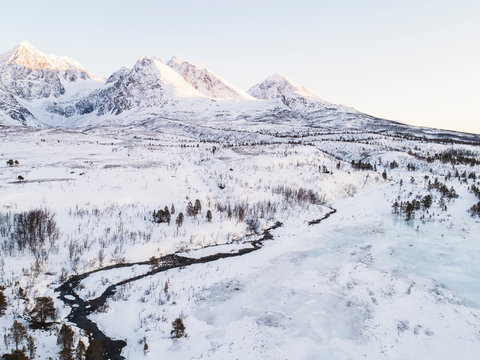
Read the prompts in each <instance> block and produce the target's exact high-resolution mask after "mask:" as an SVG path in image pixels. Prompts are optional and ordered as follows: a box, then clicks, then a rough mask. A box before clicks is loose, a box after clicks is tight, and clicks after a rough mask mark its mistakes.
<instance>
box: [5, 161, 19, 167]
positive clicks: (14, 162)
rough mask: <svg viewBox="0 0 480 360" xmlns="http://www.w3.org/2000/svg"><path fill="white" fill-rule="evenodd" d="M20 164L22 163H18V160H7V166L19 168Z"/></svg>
mask: <svg viewBox="0 0 480 360" xmlns="http://www.w3.org/2000/svg"><path fill="white" fill-rule="evenodd" d="M19 164H20V163H19V162H18V160H13V159H10V160H7V165H8V166H17V165H19Z"/></svg>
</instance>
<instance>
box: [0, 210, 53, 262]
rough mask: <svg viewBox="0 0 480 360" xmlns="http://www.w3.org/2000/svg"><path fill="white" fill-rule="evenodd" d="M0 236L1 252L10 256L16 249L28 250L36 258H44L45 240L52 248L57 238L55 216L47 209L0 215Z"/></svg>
mask: <svg viewBox="0 0 480 360" xmlns="http://www.w3.org/2000/svg"><path fill="white" fill-rule="evenodd" d="M0 235H1V236H2V237H3V240H4V241H3V244H2V247H3V250H4V251H5V252H7V253H9V254H10V255H12V252H13V250H14V249H15V248H16V249H18V250H19V251H24V250H28V251H30V252H31V253H32V254H33V255H35V256H36V257H45V256H47V255H46V254H45V251H44V250H45V245H46V243H47V240H48V242H49V244H50V246H51V247H53V246H54V245H55V243H56V241H57V240H58V238H59V231H58V228H57V224H56V222H55V215H54V214H53V213H52V212H50V211H49V210H47V209H34V210H30V211H25V212H21V213H16V214H14V215H13V216H12V215H11V214H10V213H7V214H1V215H0Z"/></svg>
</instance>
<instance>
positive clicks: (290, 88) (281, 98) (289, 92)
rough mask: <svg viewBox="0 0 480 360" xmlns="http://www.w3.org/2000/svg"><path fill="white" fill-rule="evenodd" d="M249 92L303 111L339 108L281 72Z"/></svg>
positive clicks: (254, 95)
mask: <svg viewBox="0 0 480 360" xmlns="http://www.w3.org/2000/svg"><path fill="white" fill-rule="evenodd" d="M248 94H250V95H251V96H253V97H254V98H257V99H261V100H267V101H268V100H270V101H272V100H273V101H276V102H277V103H278V102H281V104H282V105H284V106H286V107H288V108H290V109H292V110H297V111H301V112H310V111H317V110H321V109H324V108H332V107H334V108H338V106H337V105H335V104H332V103H329V102H326V101H324V100H322V99H321V98H319V97H318V96H316V95H315V94H313V93H312V92H311V91H309V90H307V89H306V88H305V87H303V86H301V85H298V84H296V83H295V82H294V81H292V80H290V79H289V78H287V77H285V76H283V75H280V74H275V75H271V76H269V77H267V78H266V79H265V80H264V81H262V82H261V83H259V84H256V85H254V86H252V87H251V88H250V89H249V90H248Z"/></svg>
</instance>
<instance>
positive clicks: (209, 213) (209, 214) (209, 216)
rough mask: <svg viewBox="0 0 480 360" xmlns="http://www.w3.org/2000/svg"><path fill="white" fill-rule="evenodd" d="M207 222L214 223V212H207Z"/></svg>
mask: <svg viewBox="0 0 480 360" xmlns="http://www.w3.org/2000/svg"><path fill="white" fill-rule="evenodd" d="M207 221H208V222H212V211H211V210H208V211H207Z"/></svg>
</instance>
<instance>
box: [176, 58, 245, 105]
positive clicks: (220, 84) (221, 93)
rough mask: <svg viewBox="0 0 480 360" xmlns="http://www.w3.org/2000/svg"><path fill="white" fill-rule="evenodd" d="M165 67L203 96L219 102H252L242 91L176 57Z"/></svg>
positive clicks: (210, 72)
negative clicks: (169, 68) (173, 71)
mask: <svg viewBox="0 0 480 360" xmlns="http://www.w3.org/2000/svg"><path fill="white" fill-rule="evenodd" d="M167 65H168V66H170V67H171V68H172V69H173V70H175V71H176V72H177V73H178V74H179V75H180V76H182V77H183V78H184V79H185V81H187V82H188V83H189V84H190V85H191V86H193V87H194V88H195V89H197V90H198V91H199V92H200V93H201V94H203V95H205V96H208V97H211V98H214V99H219V100H253V98H252V97H251V96H250V95H248V94H247V93H246V92H244V91H243V90H240V89H238V88H237V87H235V86H234V85H232V84H230V83H229V82H227V81H226V80H224V79H222V78H221V77H220V76H218V75H216V74H215V73H213V72H212V71H210V70H208V69H205V68H203V67H201V66H199V65H195V64H192V63H189V62H188V61H183V60H182V59H180V58H178V57H176V56H174V57H172V58H171V59H170V60H169V61H168V63H167Z"/></svg>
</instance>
